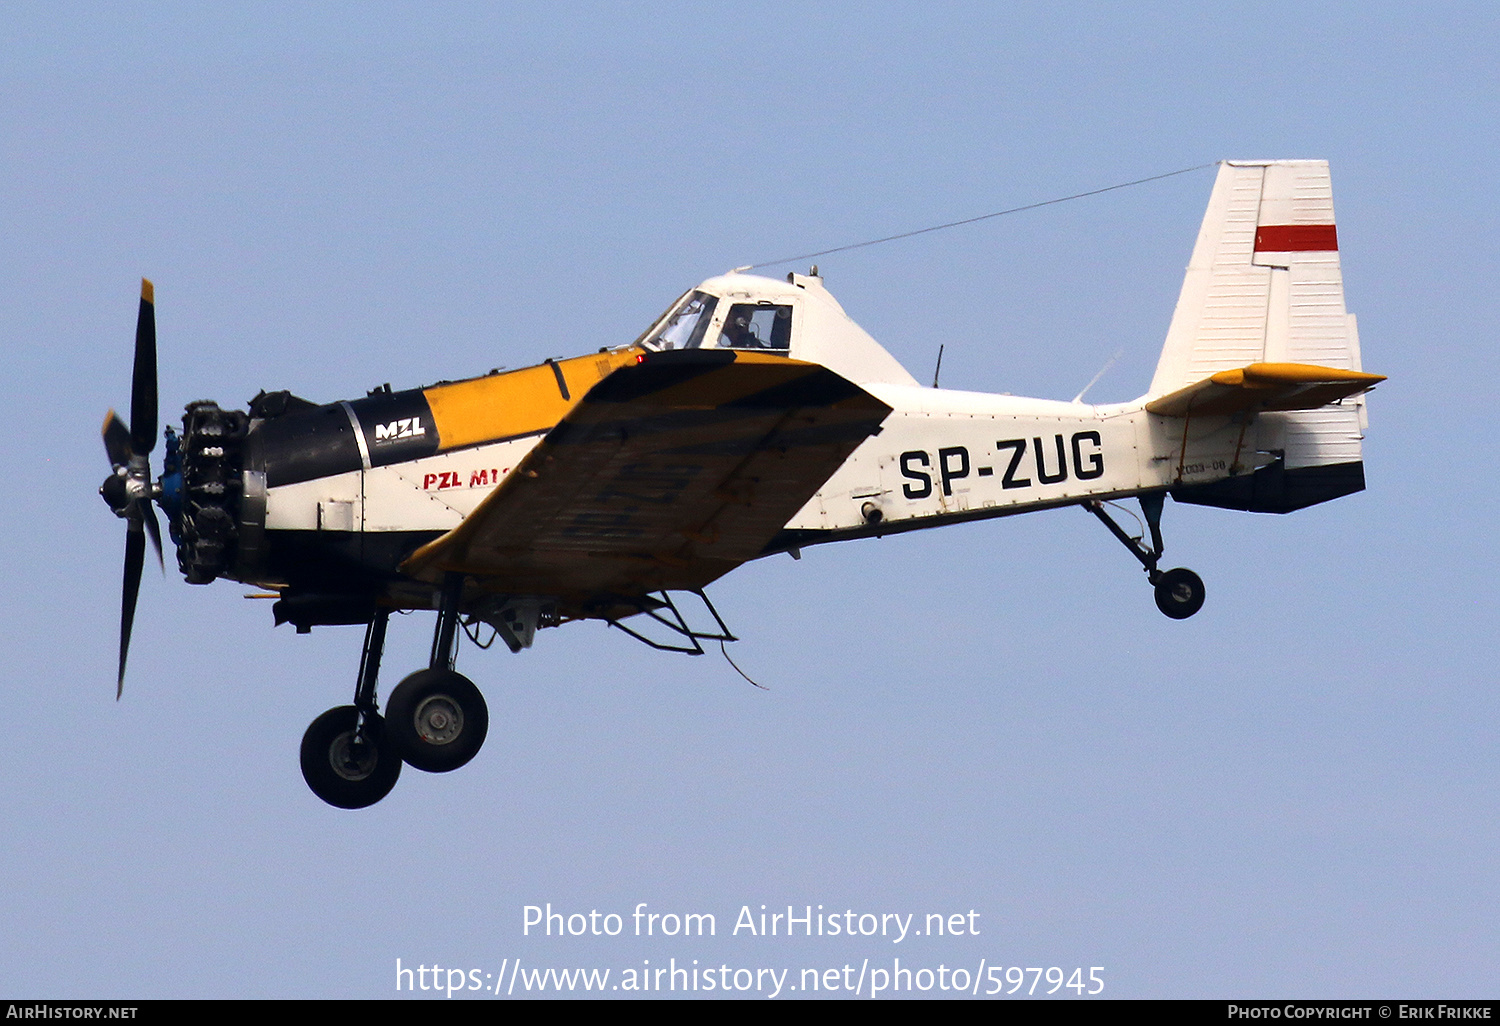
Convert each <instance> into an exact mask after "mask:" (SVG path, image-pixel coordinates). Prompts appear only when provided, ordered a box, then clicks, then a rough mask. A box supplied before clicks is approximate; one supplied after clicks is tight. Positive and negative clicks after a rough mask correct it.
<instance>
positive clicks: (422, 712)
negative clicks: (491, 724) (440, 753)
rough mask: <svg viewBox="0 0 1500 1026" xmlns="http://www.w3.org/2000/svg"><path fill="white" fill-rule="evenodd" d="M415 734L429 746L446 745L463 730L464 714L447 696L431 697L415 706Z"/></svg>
mask: <svg viewBox="0 0 1500 1026" xmlns="http://www.w3.org/2000/svg"><path fill="white" fill-rule="evenodd" d="M414 719H415V722H416V727H417V734H418V736H419V737H421V738H422V740H423V741H425V742H427V743H428V744H430V745H446V744H448V743H449V742H451V741H453V740H455V739H456V738H457V737H458V736H459V735H460V734H462V733H463V730H464V714H463V710H462V709H460V708H459V705H458V703H457V702H455V701H454V700H453V699H452V698H450V697H448V696H447V695H433V696H432V697H430V698H427V699H424V700H423V701H422V703H421V704H420V705H418V706H417V712H416V716H415V717H414Z"/></svg>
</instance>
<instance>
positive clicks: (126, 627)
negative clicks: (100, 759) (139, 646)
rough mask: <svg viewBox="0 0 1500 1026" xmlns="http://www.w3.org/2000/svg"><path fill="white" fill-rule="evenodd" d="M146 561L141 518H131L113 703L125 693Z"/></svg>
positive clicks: (126, 544)
mask: <svg viewBox="0 0 1500 1026" xmlns="http://www.w3.org/2000/svg"><path fill="white" fill-rule="evenodd" d="M145 560H146V535H145V532H144V531H143V530H142V529H141V518H140V517H131V518H130V520H129V528H128V530H127V533H126V535H125V579H124V583H123V586H122V587H121V589H120V675H119V677H118V678H117V679H116V681H115V701H117V702H118V701H119V700H120V695H121V694H123V693H124V691H125V656H126V654H127V653H129V651H130V628H131V625H132V624H134V623H135V599H136V596H137V595H138V594H140V590H141V564H142V563H144V562H145Z"/></svg>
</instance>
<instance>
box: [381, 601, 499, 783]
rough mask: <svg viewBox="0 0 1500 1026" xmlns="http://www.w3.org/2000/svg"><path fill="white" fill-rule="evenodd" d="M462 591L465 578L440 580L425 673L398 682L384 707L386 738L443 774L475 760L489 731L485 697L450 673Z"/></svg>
mask: <svg viewBox="0 0 1500 1026" xmlns="http://www.w3.org/2000/svg"><path fill="white" fill-rule="evenodd" d="M463 589H464V575H463V574H458V573H450V574H447V575H446V576H445V577H444V578H443V593H442V599H441V601H440V603H439V607H438V621H437V628H436V629H435V630H434V631H433V636H432V656H431V658H430V659H429V660H428V666H427V669H425V670H418V671H417V672H416V673H414V674H412V675H411V676H409V677H407V678H406V679H405V680H403V681H402V682H401V683H400V684H397V685H396V688H395V690H394V691H392V692H391V696H390V698H389V699H388V700H387V701H386V706H385V711H386V714H387V720H386V731H387V736H388V737H389V738H390V739H391V742H392V744H393V745H394V746H395V748H396V751H398V752H399V753H400V754H401V758H402V759H404V760H406V762H407V763H408V764H409V765H411V766H413V767H415V768H417V769H419V770H426V771H427V772H428V773H447V772H448V771H449V770H456V769H458V768H459V767H460V766H462V765H464V764H465V763H467V762H468V761H469V760H470V759H472V758H474V756H475V755H477V754H479V748H480V746H481V745H483V744H484V738H485V735H486V734H487V733H488V732H489V727H490V713H489V709H488V707H487V706H486V705H485V703H484V696H483V695H481V694H480V693H479V689H478V688H476V687H475V686H474V682H473V681H471V680H469V678H467V677H465V676H463V675H462V674H460V673H457V672H455V671H454V669H453V659H454V656H455V654H456V651H455V650H456V649H457V642H458V615H459V603H460V601H461V600H462V599H463Z"/></svg>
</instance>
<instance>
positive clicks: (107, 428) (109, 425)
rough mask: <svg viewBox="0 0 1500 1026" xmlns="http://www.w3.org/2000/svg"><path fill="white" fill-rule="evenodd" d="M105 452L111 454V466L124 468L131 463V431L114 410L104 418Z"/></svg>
mask: <svg viewBox="0 0 1500 1026" xmlns="http://www.w3.org/2000/svg"><path fill="white" fill-rule="evenodd" d="M102 434H103V435H104V451H105V452H106V453H108V454H109V462H110V466H114V467H124V466H128V465H129V463H130V429H129V428H128V427H126V426H125V422H124V421H123V420H121V419H120V415H119V414H118V413H116V412H115V411H114V410H110V411H109V413H107V414H105V416H104V428H103V431H102Z"/></svg>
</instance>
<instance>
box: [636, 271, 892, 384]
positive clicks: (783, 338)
mask: <svg viewBox="0 0 1500 1026" xmlns="http://www.w3.org/2000/svg"><path fill="white" fill-rule="evenodd" d="M636 342H637V344H638V345H642V346H645V347H646V348H647V349H656V350H666V349H745V350H755V351H760V352H765V353H769V354H773V355H780V356H789V357H792V358H794V359H798V360H807V361H809V362H811V363H821V364H823V365H824V366H825V367H828V368H829V369H830V370H833V371H835V372H837V373H839V374H841V375H843V376H844V377H846V378H848V379H849V380H850V381H854V382H857V383H876V382H885V383H889V384H900V385H914V384H916V381H915V380H914V379H913V378H912V377H911V375H910V374H907V373H906V371H905V369H904V368H902V366H901V365H900V364H899V363H897V362H896V360H895V359H894V358H893V357H892V356H891V355H890V354H889V353H887V352H886V351H885V350H884V349H882V348H881V346H880V344H879V343H878V342H876V341H875V340H874V339H873V338H871V337H870V336H869V335H867V334H866V333H865V332H864V331H863V329H861V328H860V327H859V325H857V324H855V323H854V322H853V321H852V320H850V318H849V315H848V314H846V313H844V310H843V308H842V307H840V306H839V304H838V301H837V300H835V299H834V298H833V296H831V295H830V294H829V293H828V290H827V289H825V288H823V280H822V279H821V278H818V277H814V276H803V275H800V274H792V275H788V276H787V279H786V280H785V281H779V280H777V279H774V278H762V277H759V276H756V275H750V274H726V275H722V276H720V277H718V278H710V279H709V280H708V281H705V282H704V283H703V284H701V285H699V286H698V287H697V288H695V289H691V290H689V291H688V292H686V293H684V294H683V295H682V296H680V297H679V298H678V300H677V302H675V303H673V304H672V305H671V306H670V307H668V308H667V310H666V312H665V313H664V314H662V315H661V317H659V318H658V319H657V320H656V322H655V323H654V324H652V325H651V327H650V328H648V329H646V332H645V333H644V334H643V335H641V337H640V338H639V339H637V340H636Z"/></svg>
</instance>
